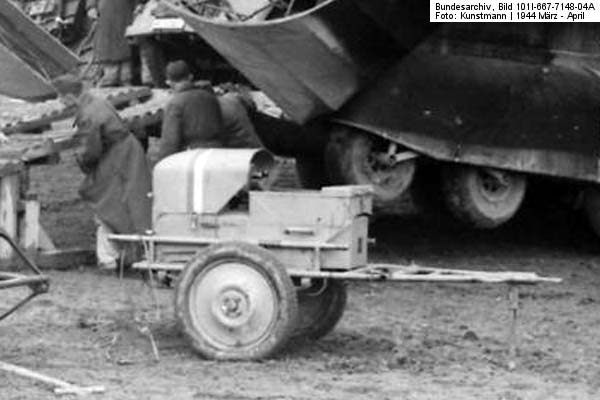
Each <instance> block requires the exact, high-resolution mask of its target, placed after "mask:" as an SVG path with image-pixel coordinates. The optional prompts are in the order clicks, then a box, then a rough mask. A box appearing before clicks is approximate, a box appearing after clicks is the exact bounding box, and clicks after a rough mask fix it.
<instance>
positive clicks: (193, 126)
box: [157, 61, 223, 161]
mask: <svg viewBox="0 0 600 400" xmlns="http://www.w3.org/2000/svg"><path fill="white" fill-rule="evenodd" d="M192 80H193V77H192V74H191V72H190V69H189V67H188V65H187V64H186V63H185V61H174V62H172V63H170V64H169V65H167V83H168V84H169V86H170V87H171V89H173V97H172V98H171V99H170V100H169V103H168V104H167V106H166V107H165V113H164V117H163V123H162V132H161V138H160V148H159V150H158V155H157V161H160V160H162V159H163V158H165V157H167V156H169V155H171V154H173V153H178V152H180V151H184V150H186V149H190V148H197V147H223V144H222V143H221V142H220V139H221V137H220V135H221V133H222V131H223V119H222V115H221V108H220V106H219V102H218V100H217V97H216V96H215V94H214V92H213V91H212V88H206V87H199V86H196V85H194V83H193V81H192Z"/></svg>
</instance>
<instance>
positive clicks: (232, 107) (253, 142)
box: [218, 92, 263, 148]
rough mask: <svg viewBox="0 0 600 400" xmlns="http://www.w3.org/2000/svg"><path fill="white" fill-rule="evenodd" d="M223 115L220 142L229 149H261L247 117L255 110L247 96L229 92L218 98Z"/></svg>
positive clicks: (261, 145) (260, 144)
mask: <svg viewBox="0 0 600 400" xmlns="http://www.w3.org/2000/svg"><path fill="white" fill-rule="evenodd" d="M218 99H219V105H220V106H221V113H222V114H223V133H222V141H223V146H224V147H229V148H261V147H263V144H262V143H261V141H260V139H259V138H258V135H257V134H256V131H255V130H254V125H253V124H252V121H251V120H250V117H249V115H248V113H249V112H253V111H254V110H255V105H254V102H253V101H252V99H251V98H250V96H249V95H247V96H246V95H244V94H242V93H235V92H229V93H225V94H223V95H221V96H219V97H218Z"/></svg>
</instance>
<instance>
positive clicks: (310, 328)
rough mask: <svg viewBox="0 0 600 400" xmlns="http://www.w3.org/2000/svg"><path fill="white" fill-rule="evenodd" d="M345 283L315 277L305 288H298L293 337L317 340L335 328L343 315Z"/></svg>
mask: <svg viewBox="0 0 600 400" xmlns="http://www.w3.org/2000/svg"><path fill="white" fill-rule="evenodd" d="M347 298H348V295H347V290H346V284H345V283H344V282H343V281H340V280H336V279H325V280H324V279H315V280H313V285H311V287H309V288H307V289H300V290H298V322H297V325H296V329H295V331H294V336H295V337H302V338H307V339H311V340H317V339H320V338H322V337H323V336H325V335H327V334H328V333H329V332H331V331H332V330H333V328H335V326H336V325H337V323H338V322H339V321H340V319H341V318H342V315H344V309H345V308H346V302H347Z"/></svg>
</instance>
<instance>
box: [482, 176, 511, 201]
mask: <svg viewBox="0 0 600 400" xmlns="http://www.w3.org/2000/svg"><path fill="white" fill-rule="evenodd" d="M477 180H478V181H479V185H478V186H479V188H480V190H479V191H480V193H481V195H482V196H483V197H484V198H485V199H486V200H488V201H489V202H492V203H497V202H500V201H502V200H504V199H505V198H506V197H507V196H508V194H509V193H510V183H511V182H510V176H509V175H507V174H506V173H504V172H502V171H489V170H486V169H480V170H478V172H477Z"/></svg>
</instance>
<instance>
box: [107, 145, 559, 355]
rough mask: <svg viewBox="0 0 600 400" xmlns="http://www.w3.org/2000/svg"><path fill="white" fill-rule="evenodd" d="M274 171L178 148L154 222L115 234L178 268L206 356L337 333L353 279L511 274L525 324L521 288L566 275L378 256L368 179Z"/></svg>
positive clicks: (163, 170) (258, 163) (503, 277)
mask: <svg viewBox="0 0 600 400" xmlns="http://www.w3.org/2000/svg"><path fill="white" fill-rule="evenodd" d="M276 171H277V168H276V166H275V163H274V161H273V158H272V157H271V156H270V155H269V154H268V153H266V152H264V151H261V150H246V149H244V150H241V149H240V150H232V149H198V150H190V151H186V152H183V153H178V154H175V155H173V156H170V157H168V158H166V159H164V160H163V161H161V162H160V163H159V164H158V165H157V166H156V167H155V169H154V175H153V184H154V189H153V200H154V206H153V229H152V231H151V232H148V234H147V235H112V236H111V238H112V239H113V240H115V241H118V242H138V243H141V244H142V245H143V246H144V249H145V254H146V259H145V260H144V261H142V262H139V263H136V264H135V265H134V267H135V268H137V269H142V270H148V271H164V272H168V273H174V274H179V278H178V280H177V284H176V288H175V312H176V316H177V318H178V320H179V322H180V324H181V326H182V329H183V331H184V332H185V334H186V336H187V337H188V339H189V340H190V342H191V344H192V346H193V347H194V348H195V349H196V350H197V351H198V352H199V353H200V354H201V355H203V356H205V357H208V358H215V359H260V358H263V357H267V356H269V355H271V354H273V353H274V352H275V351H277V350H278V349H280V348H281V347H282V346H283V345H285V343H286V342H287V340H288V339H290V338H291V337H294V336H307V337H310V338H315V339H316V338H319V337H321V336H323V335H325V334H327V333H328V332H330V331H331V330H332V329H333V328H334V326H335V325H336V323H337V322H338V321H339V320H340V318H341V317H342V314H343V312H344V308H345V306H346V285H345V284H344V282H345V281H349V280H359V281H379V282H383V281H385V282H387V281H394V282H483V283H507V284H509V286H510V288H511V292H510V293H511V296H510V297H511V299H512V301H511V308H512V309H513V315H514V317H515V318H514V321H515V322H516V315H517V308H518V293H517V285H520V284H537V283H541V282H559V281H560V279H557V278H544V277H540V276H538V275H537V274H535V273H530V272H508V271H504V272H487V271H470V270H452V269H440V268H425V267H420V266H416V265H407V266H402V265H390V264H369V263H368V257H367V253H368V251H367V250H368V245H369V241H370V240H369V238H368V218H369V215H370V214H371V208H372V195H371V191H370V188H369V187H365V186H333V187H325V188H323V189H321V190H319V191H298V190H293V191H276V190H266V189H268V188H269V187H270V185H271V182H273V181H274V179H275V175H276ZM511 332H512V333H513V334H514V325H513V329H512V330H511ZM511 343H513V342H512V341H511Z"/></svg>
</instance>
